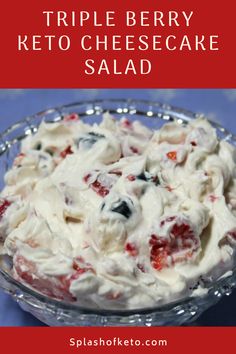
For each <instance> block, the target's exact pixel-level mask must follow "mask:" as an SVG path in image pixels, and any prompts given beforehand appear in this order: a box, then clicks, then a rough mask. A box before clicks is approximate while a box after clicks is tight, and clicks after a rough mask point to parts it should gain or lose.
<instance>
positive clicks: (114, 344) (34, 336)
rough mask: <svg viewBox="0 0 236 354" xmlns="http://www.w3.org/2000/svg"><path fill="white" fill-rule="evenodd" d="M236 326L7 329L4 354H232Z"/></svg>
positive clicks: (1, 335)
mask: <svg viewBox="0 0 236 354" xmlns="http://www.w3.org/2000/svg"><path fill="white" fill-rule="evenodd" d="M235 336H236V327H186V328H180V327H178V328H177V327H156V328H153V327H152V328H142V327H139V328H136V327H133V328H125V327H118V328H117V327H107V328H97V327H78V328H75V327H73V328H71V327H65V328H61V327H56V328H41V327H38V328H37V327H28V328H27V327H20V328H16V327H15V328H13V327H5V328H1V329H0V343H1V353H19V352H20V353H24V354H32V353H57V354H67V353H71V354H74V353H100V352H103V353H114V352H115V353H157V352H158V353H163V354H175V353H181V354H185V353H188V354H189V353H191V354H195V353H196V354H201V353H202V352H209V353H214V354H218V353H220V354H222V353H227V352H231V351H232V350H233V349H232V348H234V345H235Z"/></svg>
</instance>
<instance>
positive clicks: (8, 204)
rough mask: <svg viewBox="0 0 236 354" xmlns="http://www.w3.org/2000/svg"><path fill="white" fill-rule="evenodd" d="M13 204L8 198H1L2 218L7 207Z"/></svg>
mask: <svg viewBox="0 0 236 354" xmlns="http://www.w3.org/2000/svg"><path fill="white" fill-rule="evenodd" d="M10 205H11V202H9V200H7V199H0V220H1V218H2V217H3V215H4V213H5V211H6V210H7V208H8V207H9V206H10Z"/></svg>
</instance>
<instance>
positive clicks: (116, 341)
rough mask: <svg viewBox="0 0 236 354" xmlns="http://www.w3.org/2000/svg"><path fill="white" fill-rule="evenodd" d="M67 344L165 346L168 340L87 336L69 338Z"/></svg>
mask: <svg viewBox="0 0 236 354" xmlns="http://www.w3.org/2000/svg"><path fill="white" fill-rule="evenodd" d="M69 346H70V347H73V348H78V349H79V348H84V347H167V346H168V341H167V339H164V338H149V339H137V338H135V339H134V338H127V339H125V338H119V337H111V338H102V337H98V338H96V339H94V338H89V337H81V338H74V337H71V338H70V339H69Z"/></svg>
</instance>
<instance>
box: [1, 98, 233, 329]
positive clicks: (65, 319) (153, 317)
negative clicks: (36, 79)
mask: <svg viewBox="0 0 236 354" xmlns="http://www.w3.org/2000/svg"><path fill="white" fill-rule="evenodd" d="M106 111H109V112H110V113H111V114H112V115H113V116H114V117H115V118H117V119H119V118H121V117H122V116H124V115H125V116H126V117H127V118H129V119H130V120H135V119H138V120H140V121H142V122H143V123H144V124H146V125H147V126H148V127H150V128H155V129H157V128H160V127H161V126H162V125H163V124H164V123H166V122H168V121H176V122H177V123H178V124H188V122H189V121H190V120H192V119H195V118H196V117H199V115H196V114H194V113H192V112H188V111H185V110H182V109H179V108H175V107H171V106H169V105H163V104H160V103H156V102H155V103H154V102H149V101H140V100H96V101H92V102H78V103H73V104H69V105H65V106H62V107H59V108H55V109H49V110H46V111H43V112H40V113H37V114H35V115H33V116H31V117H27V118H25V119H24V120H22V121H20V122H18V123H16V124H14V125H13V126H11V127H10V128H9V129H7V130H6V131H5V132H4V133H2V134H1V135H0V188H2V187H3V185H4V178H3V177H4V174H5V172H6V171H7V170H8V169H9V168H10V167H11V166H12V163H13V160H14V158H15V156H16V155H17V154H18V153H19V151H20V144H21V140H22V139H23V138H24V137H26V136H27V135H29V134H34V133H35V132H36V131H37V129H38V126H39V124H40V122H41V121H42V120H43V119H44V120H45V121H47V122H55V121H60V120H61V119H63V117H64V116H65V115H68V114H70V113H77V114H79V116H80V118H81V119H83V120H86V122H88V123H90V124H91V123H94V122H99V121H100V120H101V116H102V113H104V112H106ZM211 123H212V124H213V126H214V127H215V128H216V131H217V134H218V137H219V139H224V140H227V141H229V142H230V143H231V144H233V145H234V146H236V136H234V135H232V134H230V133H229V132H228V131H227V130H226V129H224V128H223V127H221V126H220V125H219V124H217V123H214V122H211ZM0 286H1V287H2V288H3V289H4V290H5V291H6V292H7V293H8V294H10V295H11V296H12V297H13V298H14V299H15V300H16V301H17V302H18V303H19V305H20V306H21V307H22V309H24V310H26V311H28V312H30V313H31V314H33V315H34V316H35V317H37V318H38V319H39V320H41V321H42V322H44V323H46V324H48V325H51V326H165V325H172V326H176V325H181V324H183V323H186V322H190V321H193V320H195V319H196V318H197V317H198V316H199V315H200V314H201V313H202V312H203V311H205V310H206V309H207V308H209V307H210V306H212V305H214V304H215V303H216V302H218V301H219V299H220V298H221V297H222V296H224V295H229V294H230V293H231V291H232V289H233V288H234V287H235V286H236V269H233V270H232V273H231V274H230V275H229V276H227V277H222V278H221V279H219V280H217V281H215V282H212V283H210V284H209V289H208V292H207V293H206V294H205V295H203V296H198V297H188V298H184V299H181V300H179V301H177V302H172V303H169V304H167V305H163V306H159V307H152V308H145V309H139V310H105V309H96V310H94V309H89V308H83V307H80V306H78V305H75V304H73V303H65V302H63V301H58V300H54V299H52V298H49V297H47V296H45V295H42V294H40V293H38V292H37V291H35V290H33V289H31V288H28V287H26V286H25V285H23V284H21V283H19V282H18V281H16V280H15V279H13V277H12V275H11V264H9V263H7V262H6V261H5V260H4V257H0Z"/></svg>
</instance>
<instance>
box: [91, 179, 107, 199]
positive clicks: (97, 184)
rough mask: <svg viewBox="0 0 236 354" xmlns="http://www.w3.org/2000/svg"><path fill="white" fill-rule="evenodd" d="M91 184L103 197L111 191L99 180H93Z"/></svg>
mask: <svg viewBox="0 0 236 354" xmlns="http://www.w3.org/2000/svg"><path fill="white" fill-rule="evenodd" d="M90 186H91V188H92V189H93V190H94V191H95V192H96V193H97V194H99V195H100V196H101V197H105V196H106V195H107V194H109V192H110V190H109V189H108V188H107V187H105V186H103V185H102V184H101V183H100V182H99V181H95V182H93V183H92V184H91V185H90Z"/></svg>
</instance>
